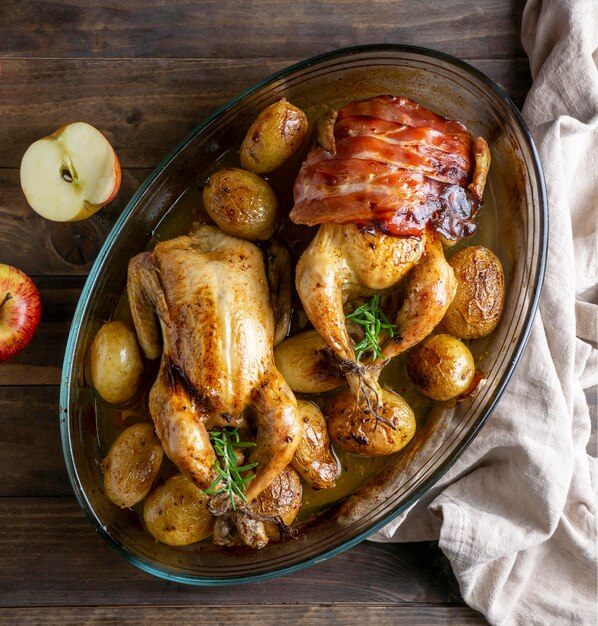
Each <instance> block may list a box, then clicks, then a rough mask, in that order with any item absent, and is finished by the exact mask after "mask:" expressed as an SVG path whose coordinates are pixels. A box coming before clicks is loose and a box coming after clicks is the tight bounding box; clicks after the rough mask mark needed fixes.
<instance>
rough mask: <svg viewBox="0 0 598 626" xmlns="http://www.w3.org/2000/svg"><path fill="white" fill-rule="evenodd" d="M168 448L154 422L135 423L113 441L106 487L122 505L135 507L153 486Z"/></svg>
mask: <svg viewBox="0 0 598 626" xmlns="http://www.w3.org/2000/svg"><path fill="white" fill-rule="evenodd" d="M163 457H164V450H163V449H162V445H161V444H160V441H159V440H158V437H156V433H155V432H154V427H153V425H152V424H147V423H140V424H133V426H129V428H127V429H126V430H124V431H123V432H122V433H121V434H120V435H119V436H118V437H117V438H116V441H115V442H114V443H113V444H112V447H111V448H110V451H109V452H108V454H107V456H106V458H105V459H104V490H105V492H106V495H107V496H108V497H109V498H110V500H112V502H114V504H116V505H118V506H120V507H121V508H123V509H124V508H127V507H131V506H133V505H134V504H137V503H138V502H141V500H143V498H145V497H146V496H147V494H148V493H149V491H150V489H151V488H152V486H153V484H154V482H155V480H156V477H157V476H158V472H159V471H160V465H161V464H162V458H163Z"/></svg>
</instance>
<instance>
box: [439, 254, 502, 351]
mask: <svg viewBox="0 0 598 626" xmlns="http://www.w3.org/2000/svg"><path fill="white" fill-rule="evenodd" d="M449 265H450V266H451V267H452V268H453V271H454V273H455V277H456V278H457V293H456V295H455V297H454V299H453V301H452V302H451V305H450V306H449V308H448V310H447V312H446V313H445V316H444V318H443V320H442V327H443V328H444V329H445V330H446V331H447V332H448V333H450V334H451V335H454V336H455V337H460V338H461V339H477V338H478V337H485V336H486V335H489V334H490V333H491V332H492V331H493V330H494V329H495V328H496V326H497V325H498V322H499V320H500V316H501V314H502V310H503V305H504V299H505V279H504V272H503V268H502V264H501V262H500V260H499V259H498V257H497V256H496V255H495V254H494V253H493V252H491V251H490V250H488V248H485V247H483V246H470V247H468V248H464V249H463V250H460V251H459V252H457V253H456V254H454V255H453V256H452V257H451V258H450V259H449Z"/></svg>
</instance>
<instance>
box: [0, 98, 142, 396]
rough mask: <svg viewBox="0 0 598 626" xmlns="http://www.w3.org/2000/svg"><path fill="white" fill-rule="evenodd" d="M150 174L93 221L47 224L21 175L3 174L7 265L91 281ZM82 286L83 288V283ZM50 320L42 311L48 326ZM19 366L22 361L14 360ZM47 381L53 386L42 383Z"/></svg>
mask: <svg viewBox="0 0 598 626" xmlns="http://www.w3.org/2000/svg"><path fill="white" fill-rule="evenodd" d="M0 110H1V107H0ZM1 132H2V131H0V133H1ZM149 173H150V170H124V171H123V175H122V185H121V189H120V191H119V193H118V195H117V197H116V199H115V200H114V201H113V202H111V203H110V204H109V205H108V206H106V207H104V208H103V209H102V210H101V211H99V212H98V213H96V214H95V215H94V216H93V217H91V218H89V219H87V220H84V221H82V222H74V223H71V224H61V223H57V222H50V221H48V220H46V219H44V218H43V217H41V216H40V215H38V214H37V213H35V211H33V210H32V209H31V208H30V207H29V205H28V204H27V201H26V200H25V197H24V195H23V192H22V191H21V186H20V182H19V172H18V170H15V169H0V190H1V193H0V223H1V224H2V228H1V229H0V247H1V249H2V262H3V263H8V264H9V265H14V266H15V267H18V268H20V269H21V270H23V271H24V272H26V273H27V274H29V275H30V276H34V277H43V276H56V275H58V276H75V277H84V276H87V274H88V273H89V270H90V268H91V265H92V263H93V261H94V260H95V258H96V256H97V253H98V252H99V250H100V248H101V246H102V244H103V243H104V240H105V238H106V235H107V234H108V232H109V231H110V229H111V228H112V225H113V224H114V222H115V221H116V219H117V218H118V216H119V215H120V213H121V212H122V210H123V209H124V207H125V205H126V204H127V202H128V201H129V200H130V199H131V197H132V196H133V194H134V193H135V191H136V189H137V188H138V187H139V185H140V184H141V183H142V182H143V180H145V178H146V177H147V176H148V174H149ZM79 282H80V283H81V284H82V281H81V279H79ZM56 286H57V287H58V284H57V285H56ZM51 289H53V287H49V289H48V291H49V290H51ZM50 297H53V296H50V294H49V293H48V294H47V295H46V297H45V298H44V297H42V306H43V305H44V299H47V298H50ZM61 313H62V312H61ZM46 320H47V317H46V314H45V312H42V323H43V322H44V321H46ZM63 321H65V320H63ZM49 356H50V357H51V358H52V355H51V354H50V355H49ZM16 363H18V360H15V361H14V362H13V361H11V364H13V365H14V364H16ZM3 367H4V366H3V365H2V364H0V384H1V383H2V381H3V380H5V379H4V378H3V377H4V373H3ZM17 382H18V381H13V382H11V384H17ZM45 382H48V381H47V380H43V381H38V383H45Z"/></svg>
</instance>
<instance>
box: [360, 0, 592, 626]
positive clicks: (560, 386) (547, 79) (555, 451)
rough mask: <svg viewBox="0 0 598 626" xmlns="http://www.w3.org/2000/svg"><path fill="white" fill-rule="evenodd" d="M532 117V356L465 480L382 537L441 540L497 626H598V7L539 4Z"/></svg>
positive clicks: (527, 38) (477, 444)
mask: <svg viewBox="0 0 598 626" xmlns="http://www.w3.org/2000/svg"><path fill="white" fill-rule="evenodd" d="M522 42H523V46H524V48H525V50H526V52H527V54H528V56H529V58H530V67H531V71H532V78H533V85H532V88H531V90H530V93H529V95H528V98H527V100H526V102H525V106H524V108H523V116H524V118H525V120H526V122H527V124H528V126H529V128H530V131H531V133H532V135H533V137H534V140H535V142H536V146H537V148H538V151H539V154H540V158H541V161H542V164H543V167H544V174H545V178H546V184H547V190H548V203H549V248H548V259H547V267H546V276H545V281H544V289H543V291H542V296H541V299H540V304H539V309H538V313H537V315H536V318H535V320H534V324H533V327H532V332H531V335H530V338H529V342H528V345H527V347H526V349H525V351H524V353H523V355H522V358H521V361H520V363H519V366H518V368H517V370H516V372H515V374H514V376H513V378H512V380H511V382H510V383H509V386H508V387H507V389H506V391H505V393H504V395H503V397H502V399H501V401H500V402H499V404H498V406H497V407H496V409H495V410H494V412H493V414H492V415H491V416H490V418H489V420H488V422H487V424H486V425H485V427H484V428H483V429H482V431H481V432H480V434H479V435H478V437H477V438H476V440H475V441H474V442H473V443H472V444H471V446H470V447H469V448H468V450H467V451H466V452H465V453H464V454H463V456H462V457H461V458H460V459H459V460H458V461H457V463H456V464H455V465H454V466H453V467H452V468H451V470H450V471H449V472H448V473H447V474H446V475H445V476H444V477H443V478H442V479H441V481H440V482H439V483H438V484H436V485H435V486H434V487H433V488H432V489H431V490H430V491H429V492H428V493H427V494H425V495H424V496H423V497H422V498H421V499H420V500H419V501H418V502H417V503H416V504H415V505H414V506H413V507H412V508H411V509H410V510H409V511H407V512H405V513H403V514H402V515H401V516H400V517H399V518H397V519H396V520H394V521H393V522H392V523H391V524H389V525H388V526H386V527H385V528H384V529H383V530H382V531H381V532H380V533H378V534H377V535H374V536H373V537H372V539H373V540H377V541H423V540H430V539H438V541H439V546H440V548H441V549H442V551H443V552H444V553H445V554H446V556H447V557H448V559H449V560H450V562H451V565H452V568H453V571H454V573H455V576H456V578H457V580H458V582H459V586H460V590H461V593H462V595H463V598H464V599H465V601H466V602H467V603H468V604H469V605H470V606H472V607H473V608H475V609H476V610H478V611H480V612H482V613H483V614H484V615H485V616H486V618H487V619H488V621H489V622H490V623H492V624H500V625H501V626H502V625H506V624H525V625H526V626H527V625H531V624H538V625H542V626H544V625H547V624H584V625H588V624H596V623H598V621H597V613H596V612H597V585H598V580H597V570H596V558H597V555H596V549H597V548H596V540H597V528H596V523H597V511H596V494H597V492H596V489H597V485H598V463H597V461H596V458H595V452H594V454H593V456H591V455H589V454H588V453H587V451H586V447H587V444H588V440H589V438H590V434H591V420H590V414H589V410H588V404H587V401H586V397H585V394H584V389H588V388H590V387H592V386H595V385H596V384H598V356H597V355H598V351H597V350H596V342H597V341H598V70H597V66H596V62H597V60H598V3H596V2H595V0H544V1H542V0H530V1H529V2H528V3H527V5H526V7H525V10H524V14H523V23H522Z"/></svg>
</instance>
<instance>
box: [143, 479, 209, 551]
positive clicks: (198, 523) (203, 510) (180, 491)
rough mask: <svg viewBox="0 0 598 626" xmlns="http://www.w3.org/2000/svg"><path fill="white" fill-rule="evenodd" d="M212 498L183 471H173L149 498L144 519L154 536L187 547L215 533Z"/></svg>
mask: <svg viewBox="0 0 598 626" xmlns="http://www.w3.org/2000/svg"><path fill="white" fill-rule="evenodd" d="M208 500H209V497H208V496H206V494H205V493H204V492H203V491H202V490H201V489H199V487H196V486H195V485H194V484H193V483H192V482H191V481H190V480H189V479H188V478H187V477H186V476H184V475H183V474H174V475H173V476H170V478H168V480H166V482H165V483H164V484H162V485H158V486H157V487H156V488H155V489H154V490H153V491H152V492H151V493H150V494H149V496H148V497H147V498H146V500H145V502H144V505H143V519H144V521H145V525H146V527H147V529H148V530H149V532H150V533H151V534H152V536H153V537H154V538H155V539H156V540H157V541H161V542H162V543H166V544H168V545H170V546H186V545H189V544H190V543H195V542H197V541H201V540H202V539H205V538H206V537H209V536H210V535H211V534H212V530H213V528H214V516H213V515H212V514H211V513H210V512H209V511H208V509H207V506H206V505H207V503H208Z"/></svg>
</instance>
